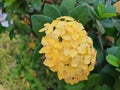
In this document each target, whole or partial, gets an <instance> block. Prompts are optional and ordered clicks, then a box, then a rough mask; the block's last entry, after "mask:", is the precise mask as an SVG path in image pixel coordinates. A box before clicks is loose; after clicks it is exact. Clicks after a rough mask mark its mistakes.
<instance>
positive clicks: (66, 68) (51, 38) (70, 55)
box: [40, 16, 96, 84]
mask: <svg viewBox="0 0 120 90" xmlns="http://www.w3.org/2000/svg"><path fill="white" fill-rule="evenodd" d="M43 31H45V33H46V35H45V37H43V38H42V41H41V43H42V44H43V48H42V49H41V50H40V53H45V57H46V59H45V61H44V64H45V65H46V66H48V67H49V68H50V69H51V70H52V71H53V72H57V75H58V78H59V79H60V80H61V79H64V80H65V82H66V83H70V84H75V83H78V82H79V81H81V80H87V76H88V75H89V72H90V71H91V70H93V69H94V66H95V62H96V51H95V49H94V48H93V41H92V39H91V38H90V37H89V36H87V32H86V31H85V30H84V27H83V25H82V24H81V23H78V22H77V21H75V20H74V19H73V18H71V17H68V16H63V17H60V18H57V19H56V20H54V21H53V22H52V23H46V24H45V25H44V28H42V29H41V30H40V32H43Z"/></svg>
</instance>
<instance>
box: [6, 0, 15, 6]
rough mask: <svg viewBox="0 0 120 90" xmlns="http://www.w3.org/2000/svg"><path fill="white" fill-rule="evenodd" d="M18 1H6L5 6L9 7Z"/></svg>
mask: <svg viewBox="0 0 120 90" xmlns="http://www.w3.org/2000/svg"><path fill="white" fill-rule="evenodd" d="M15 1H16V0H5V3H4V6H5V7H8V6H10V5H12V4H13V3H14V2H15Z"/></svg>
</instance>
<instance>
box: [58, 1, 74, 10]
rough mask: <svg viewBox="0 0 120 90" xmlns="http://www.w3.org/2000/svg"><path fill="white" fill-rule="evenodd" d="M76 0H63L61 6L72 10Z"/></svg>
mask: <svg viewBox="0 0 120 90" xmlns="http://www.w3.org/2000/svg"><path fill="white" fill-rule="evenodd" d="M75 4H76V0H69V1H68V0H62V3H61V5H60V8H65V9H67V10H71V9H72V8H74V7H75Z"/></svg>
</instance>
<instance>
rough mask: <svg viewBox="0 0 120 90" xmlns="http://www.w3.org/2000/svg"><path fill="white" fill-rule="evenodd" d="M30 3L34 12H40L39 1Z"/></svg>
mask: <svg viewBox="0 0 120 90" xmlns="http://www.w3.org/2000/svg"><path fill="white" fill-rule="evenodd" d="M30 2H31V5H32V6H33V8H34V9H35V10H37V11H40V10H41V0H30Z"/></svg>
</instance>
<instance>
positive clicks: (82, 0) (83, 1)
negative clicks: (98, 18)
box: [78, 0, 95, 4]
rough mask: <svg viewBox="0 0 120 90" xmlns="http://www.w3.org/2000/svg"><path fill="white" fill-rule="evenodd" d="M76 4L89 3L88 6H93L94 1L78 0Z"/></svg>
mask: <svg viewBox="0 0 120 90" xmlns="http://www.w3.org/2000/svg"><path fill="white" fill-rule="evenodd" d="M78 2H80V3H89V4H93V3H94V2H95V0H78Z"/></svg>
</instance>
